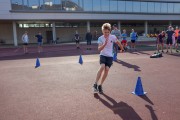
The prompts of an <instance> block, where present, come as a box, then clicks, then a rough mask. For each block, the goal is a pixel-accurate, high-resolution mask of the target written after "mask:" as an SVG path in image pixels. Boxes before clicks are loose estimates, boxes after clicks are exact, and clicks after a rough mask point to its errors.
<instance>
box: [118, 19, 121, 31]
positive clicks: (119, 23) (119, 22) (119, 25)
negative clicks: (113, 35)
mask: <svg viewBox="0 0 180 120" xmlns="http://www.w3.org/2000/svg"><path fill="white" fill-rule="evenodd" d="M118 29H119V30H120V31H121V21H118Z"/></svg>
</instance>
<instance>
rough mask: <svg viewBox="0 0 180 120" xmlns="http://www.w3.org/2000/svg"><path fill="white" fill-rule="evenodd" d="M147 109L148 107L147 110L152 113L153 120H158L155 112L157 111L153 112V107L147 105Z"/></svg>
mask: <svg viewBox="0 0 180 120" xmlns="http://www.w3.org/2000/svg"><path fill="white" fill-rule="evenodd" d="M145 107H147V109H148V110H149V111H150V113H151V118H152V120H158V118H157V115H156V114H155V112H154V111H155V110H153V107H151V106H150V105H145Z"/></svg>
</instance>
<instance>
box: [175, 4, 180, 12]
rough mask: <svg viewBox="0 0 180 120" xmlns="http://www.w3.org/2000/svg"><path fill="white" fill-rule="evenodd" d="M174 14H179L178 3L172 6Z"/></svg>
mask: <svg viewBox="0 0 180 120" xmlns="http://www.w3.org/2000/svg"><path fill="white" fill-rule="evenodd" d="M174 13H180V3H176V4H174Z"/></svg>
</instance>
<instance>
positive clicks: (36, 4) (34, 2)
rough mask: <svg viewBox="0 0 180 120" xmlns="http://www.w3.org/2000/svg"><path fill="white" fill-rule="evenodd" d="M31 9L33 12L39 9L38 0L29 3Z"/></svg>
mask: <svg viewBox="0 0 180 120" xmlns="http://www.w3.org/2000/svg"><path fill="white" fill-rule="evenodd" d="M29 8H30V9H33V10H36V9H39V1H38V0H31V1H29Z"/></svg>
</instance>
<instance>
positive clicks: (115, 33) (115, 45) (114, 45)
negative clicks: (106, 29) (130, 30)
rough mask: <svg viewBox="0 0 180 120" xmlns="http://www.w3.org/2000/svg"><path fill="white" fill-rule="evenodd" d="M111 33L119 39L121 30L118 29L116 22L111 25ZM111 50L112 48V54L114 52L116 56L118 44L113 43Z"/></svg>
mask: <svg viewBox="0 0 180 120" xmlns="http://www.w3.org/2000/svg"><path fill="white" fill-rule="evenodd" d="M111 34H112V35H115V36H116V38H117V39H118V40H120V39H121V31H120V30H118V28H117V25H116V24H114V25H113V30H112V31H111ZM113 50H114V54H116V56H117V53H118V45H117V44H116V43H114V44H113Z"/></svg>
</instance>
